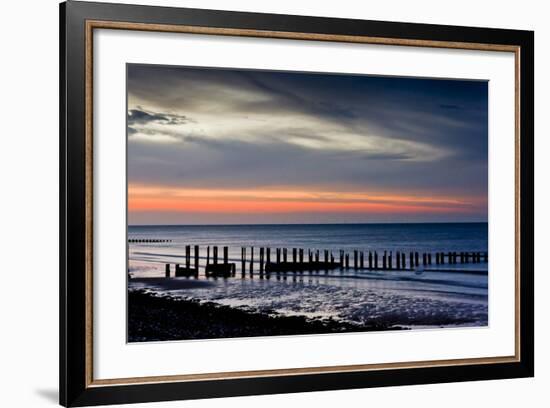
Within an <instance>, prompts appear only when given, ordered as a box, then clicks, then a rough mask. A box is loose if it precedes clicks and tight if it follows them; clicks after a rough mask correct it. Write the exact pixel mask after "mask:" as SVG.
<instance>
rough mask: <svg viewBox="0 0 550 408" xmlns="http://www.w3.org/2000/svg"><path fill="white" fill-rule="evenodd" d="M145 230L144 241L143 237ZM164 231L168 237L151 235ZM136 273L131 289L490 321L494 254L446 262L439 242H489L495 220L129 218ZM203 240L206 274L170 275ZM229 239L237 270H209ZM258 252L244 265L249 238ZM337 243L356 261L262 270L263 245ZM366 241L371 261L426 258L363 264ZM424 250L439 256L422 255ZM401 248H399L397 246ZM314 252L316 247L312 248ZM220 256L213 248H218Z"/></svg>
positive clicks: (455, 245) (350, 313)
mask: <svg viewBox="0 0 550 408" xmlns="http://www.w3.org/2000/svg"><path fill="white" fill-rule="evenodd" d="M136 240H138V241H142V242H135V241H136ZM154 240H162V241H165V242H143V241H154ZM128 241H129V243H128V274H129V276H130V277H131V279H129V280H128V282H129V288H130V289H145V290H149V291H152V292H156V293H159V294H170V295H172V296H177V297H182V298H186V299H195V300H198V301H201V302H214V303H218V304H221V305H227V306H231V307H236V308H240V309H243V310H248V311H254V312H262V313H266V314H273V315H289V316H290V315H301V316H305V317H308V318H320V319H323V318H331V319H336V320H341V321H346V322H351V323H357V324H372V323H373V322H383V323H384V324H386V325H388V324H389V325H395V326H400V327H407V328H436V327H462V326H487V325H488V273H489V267H488V266H489V263H490V257H489V261H488V262H484V261H482V262H479V263H460V262H457V263H456V264H448V263H447V262H446V263H445V264H443V265H437V264H436V263H435V253H436V252H445V253H448V252H458V253H460V252H482V253H486V252H487V251H488V225H487V223H419V224H407V223H403V224H395V223H394V224H330V225H327V224H315V225H296V224H290V225H162V226H161V225H158V226H129V227H128ZM186 245H191V246H192V249H191V265H192V266H194V253H193V248H194V246H195V245H198V246H199V248H200V256H199V271H200V273H199V278H198V280H195V279H194V278H177V279H163V277H164V276H165V265H166V264H170V265H171V271H172V272H171V273H172V274H173V273H174V264H176V263H177V264H180V265H185V247H186ZM208 246H210V247H211V253H210V257H212V255H213V249H212V248H213V247H214V246H218V248H219V249H218V257H219V262H221V259H222V254H223V252H222V247H224V246H227V247H228V253H229V262H234V263H235V264H236V274H235V276H234V277H230V278H226V279H223V278H207V277H206V276H204V266H205V264H206V248H207V247H208ZM243 247H246V248H247V254H248V257H249V256H250V251H251V248H254V251H255V255H254V268H253V269H254V271H253V273H252V274H250V270H249V262H250V261H248V262H247V265H246V271H245V273H244V274H243V273H242V271H241V248H243ZM262 247H263V248H271V259H272V260H274V258H275V251H276V248H287V249H288V259H289V260H290V259H292V248H302V249H304V252H305V253H306V254H307V252H308V250H312V251H316V250H319V251H320V258H321V260H322V259H323V256H324V251H325V250H328V251H329V252H330V253H332V254H333V255H334V257H335V258H336V259H338V258H339V253H340V251H341V250H343V251H345V252H346V253H349V254H350V265H351V266H352V267H350V268H349V269H345V268H344V269H340V268H338V269H336V270H331V271H318V272H303V273H290V274H288V273H287V274H281V275H275V274H272V275H271V276H270V277H269V278H267V277H266V276H265V274H262V275H260V272H259V264H258V262H259V256H258V255H259V248H262ZM355 250H357V251H363V253H364V254H365V262H364V264H365V266H366V265H367V254H368V252H369V251H370V252H371V253H374V252H375V251H376V252H377V253H378V257H379V261H378V262H379V265H381V262H382V261H381V258H382V254H383V253H384V251H386V253H387V254H389V253H390V252H391V253H392V254H396V253H397V252H400V253H402V252H404V253H405V254H406V256H407V262H408V257H409V253H410V252H419V254H420V258H421V259H420V266H419V267H415V268H412V269H411V270H406V271H403V270H395V258H394V261H393V262H394V264H393V269H389V268H387V269H378V270H368V269H366V268H363V269H360V268H357V269H356V268H353V252H354V251H355ZM422 253H430V254H432V264H431V265H422V255H421V254H422ZM394 256H395V255H394ZM305 258H306V259H307V255H305ZM210 260H211V261H212V258H210Z"/></svg>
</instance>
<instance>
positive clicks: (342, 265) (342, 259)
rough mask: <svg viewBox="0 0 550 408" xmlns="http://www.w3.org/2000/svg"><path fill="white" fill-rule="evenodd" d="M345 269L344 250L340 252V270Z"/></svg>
mask: <svg viewBox="0 0 550 408" xmlns="http://www.w3.org/2000/svg"><path fill="white" fill-rule="evenodd" d="M343 268H344V250H343V249H341V250H340V269H343Z"/></svg>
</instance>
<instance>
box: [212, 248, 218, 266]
mask: <svg viewBox="0 0 550 408" xmlns="http://www.w3.org/2000/svg"><path fill="white" fill-rule="evenodd" d="M213 258H214V265H216V264H217V263H218V247H217V246H215V247H214V256H213Z"/></svg>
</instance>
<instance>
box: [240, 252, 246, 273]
mask: <svg viewBox="0 0 550 408" xmlns="http://www.w3.org/2000/svg"><path fill="white" fill-rule="evenodd" d="M245 273H246V247H241V277H242V278H244V274H245Z"/></svg>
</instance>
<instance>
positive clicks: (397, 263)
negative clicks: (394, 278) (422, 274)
mask: <svg viewBox="0 0 550 408" xmlns="http://www.w3.org/2000/svg"><path fill="white" fill-rule="evenodd" d="M395 267H396V268H397V270H400V269H401V253H400V252H399V251H397V256H396V257H395Z"/></svg>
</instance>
